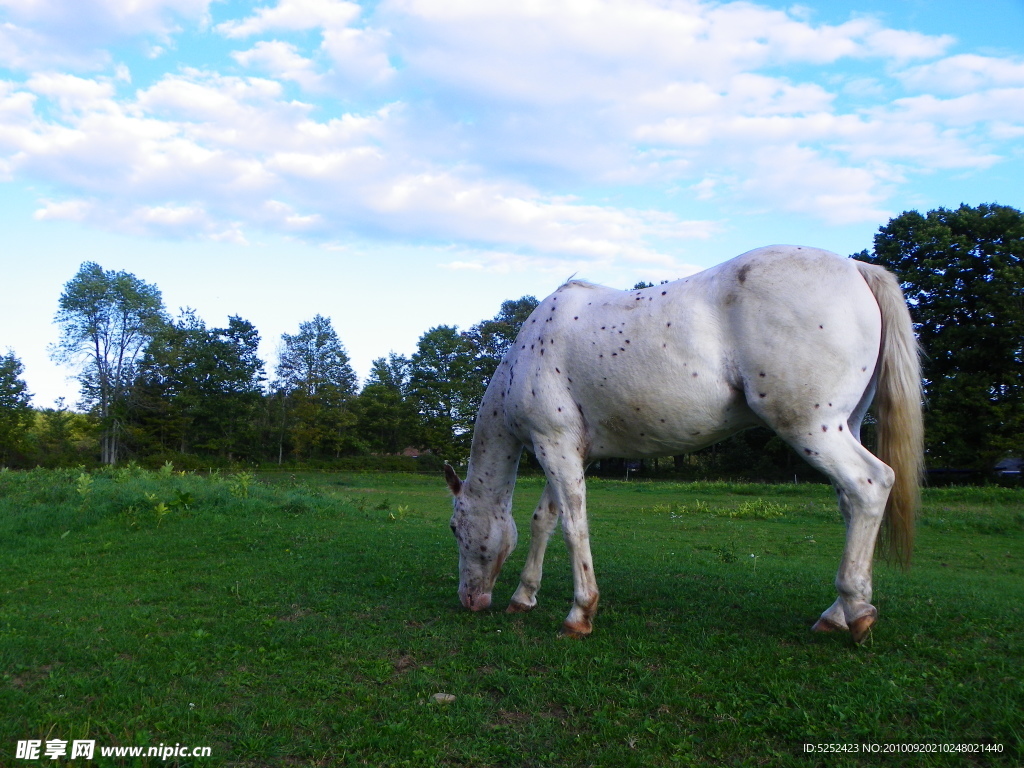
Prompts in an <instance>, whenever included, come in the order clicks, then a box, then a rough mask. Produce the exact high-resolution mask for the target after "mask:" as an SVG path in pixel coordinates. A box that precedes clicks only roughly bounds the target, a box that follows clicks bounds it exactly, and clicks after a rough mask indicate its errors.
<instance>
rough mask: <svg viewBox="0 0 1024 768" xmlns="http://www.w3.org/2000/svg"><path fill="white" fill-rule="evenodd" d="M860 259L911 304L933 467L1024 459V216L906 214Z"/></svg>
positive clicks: (967, 211)
mask: <svg viewBox="0 0 1024 768" xmlns="http://www.w3.org/2000/svg"><path fill="white" fill-rule="evenodd" d="M857 258H858V259H861V260H863V261H868V262H871V263H873V264H880V265H882V266H884V267H886V268H888V269H890V270H892V271H893V272H895V273H896V274H897V275H898V276H899V279H900V282H901V283H902V285H903V290H904V292H905V294H906V297H907V300H908V302H909V303H910V305H911V314H912V315H913V317H914V327H915V330H916V332H917V335H918V339H919V342H920V344H921V347H922V350H923V352H924V356H923V359H922V363H923V375H924V385H925V396H926V402H927V410H926V412H925V427H926V429H925V440H926V448H927V452H928V457H929V463H930V464H932V466H941V465H946V466H951V467H959V468H974V469H979V470H987V469H990V468H991V466H992V464H993V463H994V462H995V461H996V460H998V459H999V458H1001V457H1003V456H1005V455H1017V456H1020V455H1024V214H1022V213H1021V212H1020V211H1018V210H1016V209H1014V208H1009V207H1006V206H1000V205H980V206H978V207H977V208H972V207H970V206H967V205H961V206H960V208H958V209H957V210H948V209H945V208H939V209H937V210H934V211H929V212H928V213H927V214H926V215H923V216H922V215H921V214H920V213H918V212H917V211H907V212H905V213H903V214H901V215H900V216H898V217H896V218H895V219H892V220H891V221H890V222H889V223H888V225H887V226H885V227H882V228H881V229H880V230H879V232H878V234H877V235H875V244H874V251H873V253H870V254H869V253H868V252H867V251H864V252H862V253H861V254H858V255H857Z"/></svg>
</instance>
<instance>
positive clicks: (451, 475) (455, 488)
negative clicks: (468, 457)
mask: <svg viewBox="0 0 1024 768" xmlns="http://www.w3.org/2000/svg"><path fill="white" fill-rule="evenodd" d="M444 479H445V480H446V481H447V482H448V487H449V488H450V489H451V491H452V494H453V495H455V496H458V495H459V491H461V490H462V481H461V480H459V476H458V475H457V474H455V470H454V469H452V465H451V464H449V463H447V462H445V465H444Z"/></svg>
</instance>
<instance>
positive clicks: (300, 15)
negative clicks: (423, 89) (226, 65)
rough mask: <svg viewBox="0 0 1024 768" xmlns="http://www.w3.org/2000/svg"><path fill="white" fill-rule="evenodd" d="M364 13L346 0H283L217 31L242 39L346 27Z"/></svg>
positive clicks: (226, 24)
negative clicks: (287, 32)
mask: <svg viewBox="0 0 1024 768" xmlns="http://www.w3.org/2000/svg"><path fill="white" fill-rule="evenodd" d="M360 12H361V10H360V8H359V6H358V5H357V4H356V3H350V2H345V0H279V2H278V4H277V5H275V6H262V7H260V8H257V9H256V12H255V13H254V14H253V15H252V16H249V17H248V18H246V19H242V20H241V21H228V22H224V23H223V24H218V25H217V26H216V27H215V29H216V31H218V32H220V33H221V34H223V35H225V36H226V37H232V38H242V37H251V36H253V35H259V34H263V33H264V32H279V31H289V32H295V31H299V30H306V29H316V28H317V27H329V28H334V27H346V26H348V25H349V24H351V23H352V22H353V21H355V20H356V19H357V18H358V17H359V14H360Z"/></svg>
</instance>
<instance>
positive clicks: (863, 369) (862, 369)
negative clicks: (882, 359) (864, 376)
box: [860, 365, 868, 372]
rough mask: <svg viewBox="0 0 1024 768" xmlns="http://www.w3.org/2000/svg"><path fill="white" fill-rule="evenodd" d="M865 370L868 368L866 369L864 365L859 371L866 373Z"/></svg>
mask: <svg viewBox="0 0 1024 768" xmlns="http://www.w3.org/2000/svg"><path fill="white" fill-rule="evenodd" d="M867 369H868V367H867V366H866V365H865V366H864V367H863V368H861V369H860V370H861V372H863V371H866V370H867Z"/></svg>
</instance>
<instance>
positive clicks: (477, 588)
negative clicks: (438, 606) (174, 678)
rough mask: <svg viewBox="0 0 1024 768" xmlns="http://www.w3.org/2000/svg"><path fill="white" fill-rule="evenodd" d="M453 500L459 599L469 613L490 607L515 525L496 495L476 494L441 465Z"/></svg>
mask: <svg viewBox="0 0 1024 768" xmlns="http://www.w3.org/2000/svg"><path fill="white" fill-rule="evenodd" d="M444 476H445V480H447V481H448V487H449V488H450V489H451V492H452V496H453V497H454V506H455V511H454V513H453V514H452V521H451V528H452V533H454V534H455V538H456V539H457V540H458V542H459V600H461V601H462V604H463V605H464V606H465V607H466V608H469V609H470V610H472V611H482V610H483V609H485V608H487V607H489V606H490V604H491V590H492V589H494V582H495V581H496V580H497V578H498V574H499V573H501V566H502V565H504V563H505V558H507V557H508V556H509V554H510V553H511V552H512V550H513V549H515V548H516V541H517V533H516V523H515V520H513V519H512V515H511V513H510V512H509V510H508V507H507V504H506V503H505V502H504V500H503V498H502V497H501V495H500V494H491V493H484V494H479V493H478V492H475V491H474V490H473V489H471V488H470V487H469V484H468V483H466V484H463V482H462V481H461V480H459V476H458V475H457V474H455V470H454V469H452V468H451V467H450V466H449V465H448V464H445V466H444Z"/></svg>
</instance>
